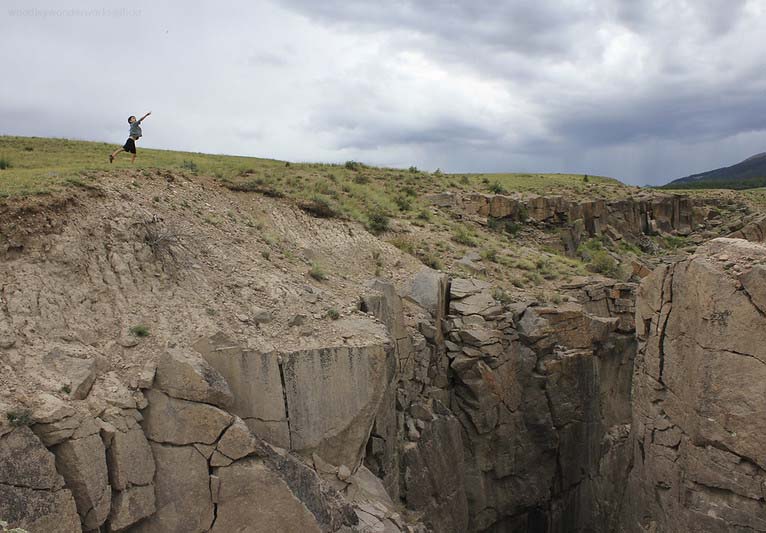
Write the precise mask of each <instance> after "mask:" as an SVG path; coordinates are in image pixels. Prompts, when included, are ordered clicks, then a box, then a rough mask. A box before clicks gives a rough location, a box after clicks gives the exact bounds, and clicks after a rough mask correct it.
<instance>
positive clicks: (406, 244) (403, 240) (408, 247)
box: [388, 236, 415, 255]
mask: <svg viewBox="0 0 766 533" xmlns="http://www.w3.org/2000/svg"><path fill="white" fill-rule="evenodd" d="M388 242H390V243H391V244H393V245H394V246H396V247H397V248H399V249H400V250H401V251H402V252H404V253H408V254H410V255H414V254H415V243H414V242H412V239H410V238H408V237H400V236H396V237H394V238H392V239H391V240H390V241H388Z"/></svg>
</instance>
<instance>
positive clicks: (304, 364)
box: [195, 323, 395, 467]
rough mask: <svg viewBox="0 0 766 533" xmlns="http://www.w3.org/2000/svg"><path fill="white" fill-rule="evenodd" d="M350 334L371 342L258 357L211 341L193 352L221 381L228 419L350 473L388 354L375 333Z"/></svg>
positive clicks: (385, 378)
mask: <svg viewBox="0 0 766 533" xmlns="http://www.w3.org/2000/svg"><path fill="white" fill-rule="evenodd" d="M354 327H359V328H360V330H364V329H365V328H366V329H369V330H370V332H371V333H372V335H374V336H375V337H376V338H377V339H378V340H377V341H376V342H371V343H367V344H364V345H360V346H354V345H348V346H344V345H341V346H328V347H325V348H316V349H307V350H299V351H293V352H284V353H268V354H259V353H253V352H250V351H247V350H243V349H241V348H239V347H238V346H236V344H233V343H231V342H230V341H228V340H227V339H226V338H225V337H223V336H215V337H212V338H210V339H203V340H201V341H200V342H198V343H197V344H196V345H195V347H196V349H197V350H198V351H199V352H200V354H201V355H202V357H204V358H205V359H206V360H207V361H208V362H209V363H210V365H211V366H212V367H213V368H215V369H216V370H217V371H218V372H220V374H221V375H223V376H225V379H226V381H227V382H229V384H230V387H231V389H232V391H233V393H234V397H235V400H234V401H233V404H232V412H233V413H235V414H236V415H238V416H239V417H241V418H242V419H243V420H244V422H245V423H246V424H247V425H248V427H250V429H252V430H253V431H254V432H255V433H256V434H257V435H258V436H260V437H261V438H263V439H265V440H267V441H269V442H272V443H274V444H275V445H277V446H281V447H284V448H288V449H291V450H294V451H296V452H300V453H302V454H304V455H306V456H311V454H312V453H314V452H316V453H318V454H319V455H321V456H322V457H323V458H325V459H326V460H327V461H330V462H331V463H333V464H335V465H341V464H345V465H349V466H353V467H356V466H357V465H359V463H360V462H361V461H362V457H363V452H364V447H365V445H366V443H367V440H368V437H369V435H370V431H371V428H372V424H373V420H374V418H375V412H376V411H377V410H378V407H379V405H380V403H381V401H382V400H383V396H384V394H385V393H386V390H387V388H388V383H389V381H390V374H391V372H390V371H389V366H390V365H391V364H395V354H394V350H395V348H394V346H393V344H392V343H391V341H390V339H389V336H388V334H387V332H386V330H385V329H384V328H383V327H382V326H379V325H375V326H370V325H368V324H366V323H359V324H356V325H354Z"/></svg>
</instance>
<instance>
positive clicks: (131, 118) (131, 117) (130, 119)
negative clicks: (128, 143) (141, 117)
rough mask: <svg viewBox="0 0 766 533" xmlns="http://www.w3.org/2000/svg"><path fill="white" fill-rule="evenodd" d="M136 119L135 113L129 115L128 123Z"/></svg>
mask: <svg viewBox="0 0 766 533" xmlns="http://www.w3.org/2000/svg"><path fill="white" fill-rule="evenodd" d="M135 121H136V116H135V115H130V116H129V117H128V124H133V123H134V122H135Z"/></svg>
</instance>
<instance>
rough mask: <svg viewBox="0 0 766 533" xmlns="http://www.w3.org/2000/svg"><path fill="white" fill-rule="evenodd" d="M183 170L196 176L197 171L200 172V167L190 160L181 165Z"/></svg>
mask: <svg viewBox="0 0 766 533" xmlns="http://www.w3.org/2000/svg"><path fill="white" fill-rule="evenodd" d="M181 168H182V169H184V170H188V171H189V172H193V173H194V174H196V173H197V171H199V167H198V166H197V163H195V162H194V161H192V160H190V159H188V160H184V162H183V163H181Z"/></svg>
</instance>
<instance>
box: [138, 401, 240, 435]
mask: <svg viewBox="0 0 766 533" xmlns="http://www.w3.org/2000/svg"><path fill="white" fill-rule="evenodd" d="M146 398H147V400H148V401H149V406H148V407H147V408H146V410H145V411H144V421H143V428H144V432H145V433H146V436H147V437H148V438H149V440H152V441H154V442H164V443H168V444H175V445H177V446H180V445H184V444H193V443H201V444H213V443H214V442H215V441H217V440H218V437H220V436H221V434H222V433H223V430H224V429H226V428H227V427H228V426H229V424H230V423H231V421H232V416H231V415H230V414H229V413H227V412H226V411H222V410H221V409H218V408H217V407H213V406H212V405H208V404H206V403H198V402H190V401H187V400H179V399H177V398H171V397H170V396H168V395H166V394H163V393H162V392H159V391H157V390H155V389H149V390H148V391H147V392H146Z"/></svg>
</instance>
